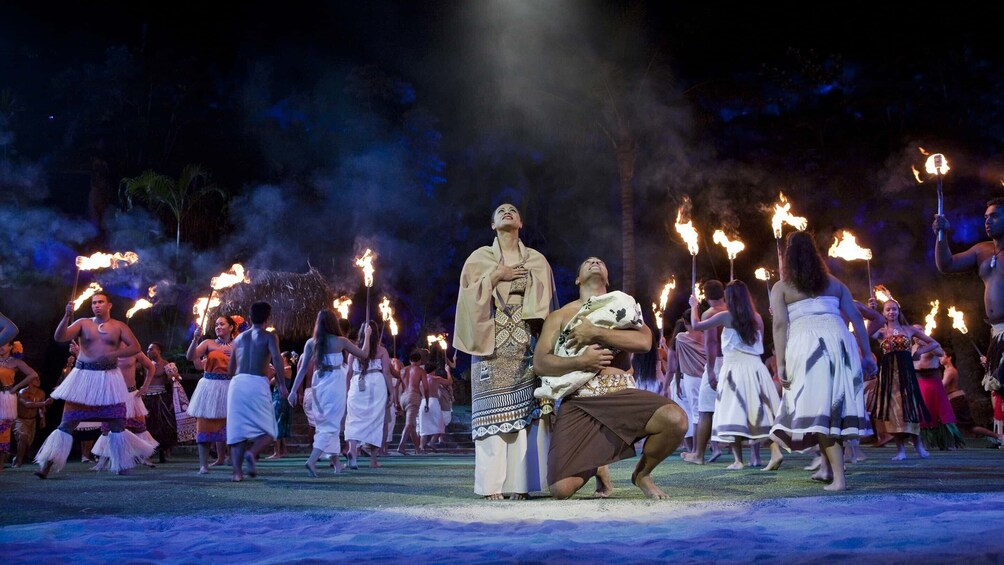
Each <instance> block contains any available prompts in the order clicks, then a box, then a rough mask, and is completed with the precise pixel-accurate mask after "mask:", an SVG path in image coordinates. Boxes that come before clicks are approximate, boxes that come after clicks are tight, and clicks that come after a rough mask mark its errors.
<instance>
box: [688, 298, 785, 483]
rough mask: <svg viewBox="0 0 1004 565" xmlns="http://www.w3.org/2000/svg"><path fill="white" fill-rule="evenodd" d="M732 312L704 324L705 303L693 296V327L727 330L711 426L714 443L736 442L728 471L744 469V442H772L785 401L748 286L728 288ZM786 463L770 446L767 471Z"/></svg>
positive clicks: (778, 450) (691, 321)
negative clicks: (767, 361)
mask: <svg viewBox="0 0 1004 565" xmlns="http://www.w3.org/2000/svg"><path fill="white" fill-rule="evenodd" d="M725 305H726V306H727V307H728V310H726V311H725V312H719V313H717V314H715V315H714V316H712V317H710V318H708V319H707V320H703V321H702V320H700V318H699V316H700V314H698V307H699V306H700V301H698V299H697V297H696V296H694V295H691V296H690V325H691V327H692V328H693V329H694V330H697V331H703V330H709V329H711V328H715V327H718V326H724V329H723V330H722V370H721V373H720V376H719V378H718V379H719V381H718V389H717V390H718V398H717V399H716V401H715V415H714V419H713V420H712V423H711V440H712V441H718V442H725V443H729V442H731V446H732V457H733V458H734V459H735V461H734V462H733V463H732V464H731V465H729V467H728V468H729V469H732V470H737V469H742V468H743V466H744V465H743V443H742V442H743V440H744V439H748V440H751V441H758V440H764V439H767V438H768V437H770V428H771V426H772V425H773V424H774V417H775V415H776V414H777V406H778V404H779V403H780V399H779V398H778V396H777V389H776V388H774V381H773V380H772V379H771V378H770V371H768V370H767V366H766V365H764V364H763V361H762V360H761V359H760V356H761V355H763V319H762V318H761V317H760V314H758V313H757V311H756V310H755V309H753V298H752V297H751V296H750V292H749V289H747V288H746V284H745V283H744V282H743V281H740V280H734V281H732V282H730V283H729V284H728V285H727V286H726V287H725ZM783 460H784V457H782V456H781V449H780V448H779V447H778V446H777V443H771V444H770V462H768V463H767V466H766V467H764V471H774V470H777V468H778V467H780V466H781V462H782V461H783Z"/></svg>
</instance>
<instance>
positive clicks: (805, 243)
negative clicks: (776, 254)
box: [784, 231, 830, 295]
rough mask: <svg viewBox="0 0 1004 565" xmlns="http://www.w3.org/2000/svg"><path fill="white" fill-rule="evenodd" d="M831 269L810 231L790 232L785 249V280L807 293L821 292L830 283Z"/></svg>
mask: <svg viewBox="0 0 1004 565" xmlns="http://www.w3.org/2000/svg"><path fill="white" fill-rule="evenodd" d="M829 274H830V270H829V269H827V268H826V263H825V262H823V256H822V255H820V254H819V249H818V248H817V247H816V242H815V240H813V239H812V236H811V235H809V233H808V232H804V231H796V232H791V233H790V234H788V244H787V247H786V248H785V251H784V280H785V281H787V282H789V283H791V284H792V285H793V286H794V287H795V288H796V289H798V290H799V291H801V292H804V293H806V294H812V295H816V294H820V293H822V292H823V291H824V290H826V287H827V286H829V284H830V278H829Z"/></svg>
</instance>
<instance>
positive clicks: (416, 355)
mask: <svg viewBox="0 0 1004 565" xmlns="http://www.w3.org/2000/svg"><path fill="white" fill-rule="evenodd" d="M423 357H425V355H423V354H422V350H421V349H417V348H416V349H415V350H414V351H412V352H411V355H408V361H411V362H412V363H419V362H421V361H422V358H423Z"/></svg>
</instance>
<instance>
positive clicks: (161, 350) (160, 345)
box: [146, 341, 164, 353]
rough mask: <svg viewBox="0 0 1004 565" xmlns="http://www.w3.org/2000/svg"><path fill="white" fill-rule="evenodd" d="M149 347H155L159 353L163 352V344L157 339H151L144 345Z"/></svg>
mask: <svg viewBox="0 0 1004 565" xmlns="http://www.w3.org/2000/svg"><path fill="white" fill-rule="evenodd" d="M151 347H156V348H157V350H158V351H160V352H161V353H163V352H164V346H163V345H162V344H161V343H160V342H159V341H151V342H150V344H149V345H147V346H146V348H147V349H150V348H151Z"/></svg>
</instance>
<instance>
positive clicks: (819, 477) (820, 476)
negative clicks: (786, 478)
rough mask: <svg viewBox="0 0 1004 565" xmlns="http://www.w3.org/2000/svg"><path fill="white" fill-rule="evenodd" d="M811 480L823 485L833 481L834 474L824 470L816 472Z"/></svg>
mask: <svg viewBox="0 0 1004 565" xmlns="http://www.w3.org/2000/svg"><path fill="white" fill-rule="evenodd" d="M809 478H810V479H812V480H814V481H819V482H821V483H828V482H830V481H832V480H833V473H826V472H824V471H823V470H822V469H820V470H818V471H816V472H815V473H813V474H812V476H811V477H809Z"/></svg>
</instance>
